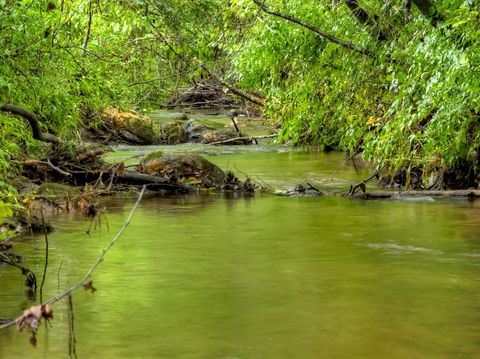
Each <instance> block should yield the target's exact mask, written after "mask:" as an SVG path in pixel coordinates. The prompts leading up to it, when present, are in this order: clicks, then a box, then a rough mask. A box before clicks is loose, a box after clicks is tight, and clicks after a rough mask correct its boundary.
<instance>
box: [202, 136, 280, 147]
mask: <svg viewBox="0 0 480 359" xmlns="http://www.w3.org/2000/svg"><path fill="white" fill-rule="evenodd" d="M275 137H278V134H272V135H263V136H244V137H234V138H229V139H228V140H223V141H216V142H210V143H207V145H223V144H225V143H230V142H235V141H247V140H250V141H253V140H261V139H263V138H275ZM250 143H252V142H250Z"/></svg>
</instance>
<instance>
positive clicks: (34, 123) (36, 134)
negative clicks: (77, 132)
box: [0, 103, 60, 144]
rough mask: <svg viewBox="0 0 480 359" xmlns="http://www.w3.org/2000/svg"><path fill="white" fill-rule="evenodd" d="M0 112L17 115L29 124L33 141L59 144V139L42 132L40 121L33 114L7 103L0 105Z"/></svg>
mask: <svg viewBox="0 0 480 359" xmlns="http://www.w3.org/2000/svg"><path fill="white" fill-rule="evenodd" d="M0 111H4V112H8V113H12V114H14V115H18V116H21V117H23V118H24V119H26V120H27V121H28V123H29V124H30V127H31V128H32V134H33V138H34V139H36V140H40V141H43V142H50V143H56V144H58V143H60V139H59V138H58V137H57V136H55V135H52V134H51V133H44V132H42V129H41V126H40V121H39V120H38V117H37V116H36V115H35V114H34V113H31V112H28V111H27V110H25V109H23V108H21V107H18V106H15V105H12V104H9V103H6V104H3V105H1V106H0Z"/></svg>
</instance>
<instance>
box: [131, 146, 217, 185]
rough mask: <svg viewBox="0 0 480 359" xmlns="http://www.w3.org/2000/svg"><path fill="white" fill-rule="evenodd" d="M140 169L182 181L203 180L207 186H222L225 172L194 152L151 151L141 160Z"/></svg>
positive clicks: (140, 170) (143, 171)
mask: <svg viewBox="0 0 480 359" xmlns="http://www.w3.org/2000/svg"><path fill="white" fill-rule="evenodd" d="M138 171H139V172H142V173H147V174H153V175H156V176H161V177H166V178H170V179H175V180H180V181H192V180H193V181H195V180H198V181H201V183H202V184H203V185H204V186H205V187H222V186H223V185H224V183H225V172H223V170H222V169H221V168H220V167H218V166H217V165H215V164H213V163H211V162H210V161H208V160H206V159H205V158H203V157H201V156H199V155H197V154H193V153H185V154H174V153H162V152H161V151H157V152H153V153H149V154H147V155H145V157H144V158H143V159H142V160H141V162H140V165H139V167H138Z"/></svg>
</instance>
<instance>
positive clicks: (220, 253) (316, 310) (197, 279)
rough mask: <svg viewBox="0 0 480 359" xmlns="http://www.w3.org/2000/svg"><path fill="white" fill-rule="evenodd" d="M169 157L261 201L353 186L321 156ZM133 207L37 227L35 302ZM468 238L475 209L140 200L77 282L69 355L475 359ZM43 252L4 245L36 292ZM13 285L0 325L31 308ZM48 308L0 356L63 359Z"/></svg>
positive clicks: (6, 277)
mask: <svg viewBox="0 0 480 359" xmlns="http://www.w3.org/2000/svg"><path fill="white" fill-rule="evenodd" d="M178 148H179V147H176V149H175V150H178ZM180 148H181V146H180ZM185 148H186V149H188V150H190V151H191V150H195V151H198V152H199V153H202V154H204V155H205V156H207V158H208V159H210V160H212V161H213V162H215V163H216V164H218V165H219V166H221V167H222V168H224V169H225V168H230V169H232V170H233V171H234V172H236V173H240V176H241V177H242V176H243V177H245V176H250V177H251V178H252V179H255V180H256V181H258V182H259V183H265V184H268V186H270V187H272V188H273V189H274V190H285V189H290V188H293V187H294V186H295V185H296V184H298V183H305V182H308V183H311V184H312V185H314V186H316V187H318V188H321V189H331V190H346V189H348V186H349V185H350V184H351V183H356V182H358V181H359V180H361V179H363V178H365V177H367V176H368V173H369V170H368V169H367V168H360V172H359V173H356V171H355V168H354V167H353V166H352V164H351V163H349V164H347V165H346V166H344V167H342V169H340V170H339V171H335V170H336V168H337V167H338V165H339V164H340V163H341V162H342V161H343V160H344V158H345V157H344V155H343V154H341V153H335V152H332V153H328V154H325V153H317V152H308V151H302V150H292V149H289V148H286V147H283V146H265V147H262V146H260V147H257V148H255V147H253V146H252V147H241V146H238V147H221V148H215V147H208V146H198V147H195V146H194V147H192V145H188V146H185ZM150 149H151V148H150ZM150 149H145V148H133V147H129V148H117V152H115V153H114V154H113V155H112V157H113V158H117V159H129V160H130V161H135V155H136V154H138V153H139V152H141V151H146V150H150ZM156 149H157V148H156ZM162 149H164V150H166V148H162ZM132 157H133V158H132ZM360 165H361V164H359V166H360ZM239 171H240V172H239ZM332 175H333V176H332ZM135 200H136V198H135V196H129V195H124V196H118V197H113V198H105V199H102V202H103V204H104V206H105V208H106V209H105V211H104V213H103V214H102V216H101V223H100V222H99V223H97V226H96V228H94V229H92V230H91V232H90V235H88V234H86V231H87V230H88V228H89V226H90V221H89V220H88V219H85V218H83V217H81V216H79V215H78V216H77V215H73V214H71V215H65V216H60V217H56V218H54V219H53V221H54V225H55V227H56V228H57V230H56V231H55V232H54V233H52V234H50V235H49V245H50V246H49V247H50V249H49V263H48V270H47V275H46V282H45V286H44V288H43V297H44V299H45V298H50V297H52V296H54V295H55V294H56V293H58V292H60V291H61V290H62V289H65V288H67V287H69V286H70V285H72V284H75V283H76V282H77V281H78V280H80V279H81V278H82V276H83V275H84V274H85V272H86V271H87V270H88V268H89V267H90V266H91V264H92V263H93V262H94V261H95V259H96V257H97V256H98V255H99V253H100V251H101V249H102V248H103V247H105V246H106V245H107V244H108V242H109V241H110V240H111V239H112V238H113V236H114V235H115V233H116V232H117V231H118V229H119V228H120V227H121V225H122V224H123V223H124V222H125V220H126V218H127V216H128V213H129V211H130V209H131V208H132V206H133V204H134V202H135ZM479 229H480V202H478V201H467V200H449V201H447V200H433V199H431V198H421V199H420V200H415V201H405V200H404V201H400V200H388V201H360V200H350V199H348V198H341V197H335V196H326V197H285V196H279V195H277V194H274V193H257V194H255V195H231V194H218V193H217V194H216V193H210V194H205V193H203V194H191V195H181V196H163V197H161V196H146V197H145V198H144V199H143V200H142V201H141V203H140V205H139V207H138V209H137V211H136V213H135V214H134V217H133V220H132V223H131V224H130V226H129V227H128V228H127V231H126V232H125V233H124V234H123V236H122V237H121V238H120V240H119V241H118V243H117V244H116V245H115V246H114V247H113V248H112V249H111V250H110V251H109V252H108V253H107V255H106V258H105V261H104V262H103V263H102V264H101V265H100V267H99V269H98V271H97V272H96V273H95V275H94V276H93V284H94V286H95V287H96V288H97V291H96V292H95V293H94V294H91V293H90V292H87V291H83V290H80V291H77V292H75V294H74V295H73V305H74V324H75V325H74V329H75V330H74V332H75V338H76V352H77V356H78V358H225V359H226V358H229V359H233V358H452V357H466V358H472V357H477V356H478V353H480V285H479V284H480V283H479V281H480V239H479V237H478V233H479ZM44 247H45V241H44V238H43V236H23V237H21V238H17V239H16V241H15V251H16V252H18V253H21V254H22V255H23V256H24V257H25V258H26V262H25V265H26V266H28V267H29V268H31V269H32V270H33V271H34V272H35V273H36V274H37V278H41V274H42V271H43V267H44V258H45V253H44ZM23 282H24V279H23V277H22V275H21V273H20V272H19V271H18V270H17V269H15V268H11V267H6V266H0V283H1V289H0V303H1V306H0V317H10V318H13V317H15V316H17V315H18V314H19V313H21V311H22V310H23V309H24V308H26V307H29V306H30V305H33V304H34V303H33V302H31V301H29V300H28V299H27V298H26V297H25V294H24V286H23ZM53 310H54V319H53V320H52V321H51V323H50V324H48V325H44V324H43V325H42V326H41V327H40V329H39V332H38V335H37V347H36V348H33V347H32V346H30V345H29V342H28V337H29V335H28V334H27V333H19V332H16V331H15V328H10V329H8V330H3V331H0V358H9V359H10V358H65V357H68V351H69V350H68V341H69V335H70V334H69V324H68V323H69V321H68V312H67V302H66V301H61V302H59V303H56V304H55V305H54V307H53Z"/></svg>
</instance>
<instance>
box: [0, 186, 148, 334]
mask: <svg viewBox="0 0 480 359" xmlns="http://www.w3.org/2000/svg"><path fill="white" fill-rule="evenodd" d="M145 189H146V186H143V188H142V191H141V192H140V194H139V196H138V199H137V202H135V205H134V206H133V208H132V210H131V211H130V214H129V215H128V218H127V220H126V221H125V223H124V224H123V226H122V227H121V228H120V230H119V231H118V232H117V234H116V235H115V237H113V239H112V240H111V241H110V243H109V244H108V245H107V246H106V247H105V248H104V249H103V250H102V251H101V252H100V255H99V256H98V257H97V259H96V260H95V262H94V263H93V265H92V266H91V267H90V269H89V270H88V271H87V273H86V274H85V276H84V277H83V278H82V279H81V280H80V281H79V282H78V283H77V284H75V285H74V286H72V287H70V288H68V289H67V290H65V291H64V292H62V293H60V294H58V295H56V296H55V297H53V298H51V299H49V300H47V301H46V302H44V303H41V304H39V305H38V306H34V307H32V308H30V309H27V310H26V312H28V311H30V312H32V311H33V309H34V308H41V309H42V311H43V308H50V305H52V304H54V303H56V302H58V301H59V300H61V299H63V298H65V297H67V296H69V295H70V294H71V293H72V292H74V291H75V290H77V289H78V288H81V287H83V288H85V289H90V290H92V292H93V291H94V288H93V286H92V284H91V280H90V277H91V276H92V274H93V272H95V270H96V269H97V267H98V266H99V264H100V263H101V262H102V261H103V259H104V257H105V255H106V254H107V252H108V251H109V250H110V248H112V247H113V245H114V244H115V243H116V242H117V241H118V239H119V238H120V237H121V236H122V234H123V232H125V229H126V228H127V227H128V225H129V224H130V221H131V220H132V217H133V214H134V213H135V211H136V210H137V207H138V205H139V203H140V201H141V200H142V198H143V194H144V193H145ZM50 314H51V313H49V315H50ZM24 319H25V312H24V314H22V315H21V316H19V317H17V318H16V319H15V320H11V321H8V322H6V323H5V324H3V325H0V329H5V328H8V327H11V326H13V325H14V324H17V327H18V323H21V322H22V320H24Z"/></svg>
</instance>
